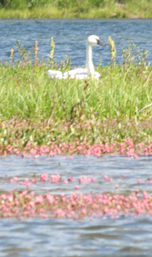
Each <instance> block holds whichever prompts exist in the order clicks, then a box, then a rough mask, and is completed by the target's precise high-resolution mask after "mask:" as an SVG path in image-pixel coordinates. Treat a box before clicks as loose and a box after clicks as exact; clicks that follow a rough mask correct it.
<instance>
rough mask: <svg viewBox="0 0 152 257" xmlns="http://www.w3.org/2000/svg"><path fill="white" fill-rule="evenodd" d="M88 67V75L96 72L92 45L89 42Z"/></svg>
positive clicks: (87, 47)
mask: <svg viewBox="0 0 152 257" xmlns="http://www.w3.org/2000/svg"><path fill="white" fill-rule="evenodd" d="M86 68H87V71H88V75H91V74H94V65H93V62H92V46H91V45H90V44H89V43H88V42H87V46H86Z"/></svg>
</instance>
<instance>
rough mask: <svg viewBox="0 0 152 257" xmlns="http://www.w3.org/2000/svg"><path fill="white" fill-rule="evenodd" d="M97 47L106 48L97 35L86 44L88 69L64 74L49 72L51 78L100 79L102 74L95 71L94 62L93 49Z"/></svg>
mask: <svg viewBox="0 0 152 257" xmlns="http://www.w3.org/2000/svg"><path fill="white" fill-rule="evenodd" d="M95 45H102V46H105V45H104V44H103V43H102V42H101V41H100V39H99V37H97V36H95V35H91V36H89V37H88V39H87V44H86V69H83V68H77V69H74V70H70V71H67V72H65V73H63V74H62V72H61V71H56V70H48V77H49V78H57V79H67V78H72V79H86V78H88V77H89V76H92V77H94V78H95V79H99V77H100V74H99V73H98V72H96V71H95V69H94V65H93V62H92V47H93V46H95Z"/></svg>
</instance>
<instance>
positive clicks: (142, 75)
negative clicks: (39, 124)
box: [0, 64, 152, 120]
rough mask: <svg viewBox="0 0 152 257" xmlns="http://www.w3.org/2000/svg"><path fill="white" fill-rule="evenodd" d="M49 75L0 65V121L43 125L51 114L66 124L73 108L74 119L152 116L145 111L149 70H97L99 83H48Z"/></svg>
mask: <svg viewBox="0 0 152 257" xmlns="http://www.w3.org/2000/svg"><path fill="white" fill-rule="evenodd" d="M47 70H48V67H46V66H40V64H36V65H35V66H32V65H31V64H26V65H25V66H24V65H21V64H16V65H14V66H13V65H5V66H4V65H1V66H0V77H1V80H0V115H1V116H0V118H1V119H6V118H7V119H10V118H11V117H13V116H15V115H17V116H18V117H24V118H30V119H32V120H34V119H41V120H44V119H48V118H49V117H50V115H52V118H53V119H55V120H61V119H62V118H63V117H66V119H67V120H70V119H71V112H72V110H73V108H74V112H75V113H76V114H75V115H76V116H77V117H79V116H80V115H81V112H83V115H85V117H86V118H87V119H89V118H90V117H91V115H94V113H97V114H96V117H97V118H99V119H106V118H108V119H111V120H112V119H115V118H121V119H122V118H125V117H130V118H132V117H134V116H137V117H144V116H147V115H149V116H150V115H152V106H149V107H147V108H145V107H146V106H147V105H149V104H150V103H152V69H151V68H148V70H146V69H145V67H138V66H135V65H131V66H130V65H129V66H126V68H125V69H124V67H121V66H116V65H114V66H108V67H99V68H98V71H99V72H100V73H101V78H100V80H99V81H95V80H93V79H92V80H91V79H89V80H88V81H77V80H72V79H67V80H55V79H48V77H47ZM75 105H76V106H75ZM63 106H64V108H63ZM74 106H75V107H74ZM144 108H145V109H144ZM142 109H144V110H143V112H141V111H142ZM52 112H53V114H52Z"/></svg>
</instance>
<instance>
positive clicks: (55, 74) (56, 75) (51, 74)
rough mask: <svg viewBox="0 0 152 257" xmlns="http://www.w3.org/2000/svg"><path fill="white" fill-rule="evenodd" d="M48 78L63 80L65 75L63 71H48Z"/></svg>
mask: <svg viewBox="0 0 152 257" xmlns="http://www.w3.org/2000/svg"><path fill="white" fill-rule="evenodd" d="M48 77H49V78H56V79H62V78H63V75H62V72H61V71H57V70H48Z"/></svg>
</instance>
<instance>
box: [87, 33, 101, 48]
mask: <svg viewBox="0 0 152 257" xmlns="http://www.w3.org/2000/svg"><path fill="white" fill-rule="evenodd" d="M87 43H88V44H89V45H91V46H96V45H101V46H104V44H103V43H102V42H101V41H100V38H99V37H97V36H95V35H91V36H89V37H88V39H87Z"/></svg>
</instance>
